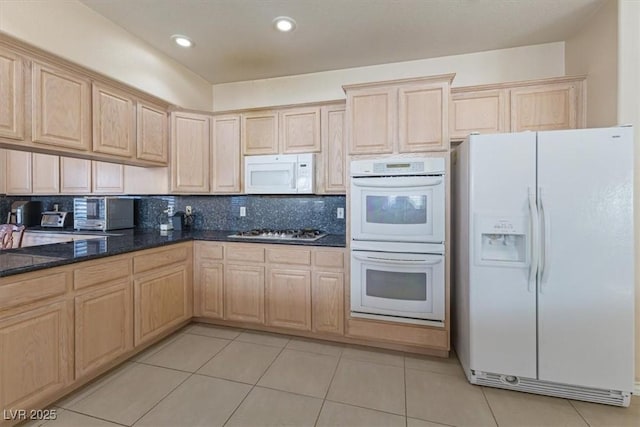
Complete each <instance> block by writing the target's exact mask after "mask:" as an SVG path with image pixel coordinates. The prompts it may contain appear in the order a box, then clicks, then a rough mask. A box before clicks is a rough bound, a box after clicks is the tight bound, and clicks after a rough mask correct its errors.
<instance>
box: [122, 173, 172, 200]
mask: <svg viewBox="0 0 640 427" xmlns="http://www.w3.org/2000/svg"><path fill="white" fill-rule="evenodd" d="M124 193H125V194H168V193H169V168H168V167H164V168H143V167H139V166H125V167H124Z"/></svg>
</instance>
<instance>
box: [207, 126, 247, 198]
mask: <svg viewBox="0 0 640 427" xmlns="http://www.w3.org/2000/svg"><path fill="white" fill-rule="evenodd" d="M211 128H212V131H211V134H212V142H213V145H212V154H213V156H212V157H213V158H212V160H211V166H212V169H211V172H210V173H211V189H212V191H213V192H214V193H239V192H240V191H241V175H240V170H241V167H240V161H241V156H240V116H239V115H229V116H216V117H213V118H212V119H211Z"/></svg>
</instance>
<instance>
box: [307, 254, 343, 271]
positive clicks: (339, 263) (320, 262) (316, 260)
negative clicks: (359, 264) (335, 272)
mask: <svg viewBox="0 0 640 427" xmlns="http://www.w3.org/2000/svg"><path fill="white" fill-rule="evenodd" d="M313 265H315V266H316V267H328V268H340V269H343V268H344V252H342V251H315V252H314V253H313Z"/></svg>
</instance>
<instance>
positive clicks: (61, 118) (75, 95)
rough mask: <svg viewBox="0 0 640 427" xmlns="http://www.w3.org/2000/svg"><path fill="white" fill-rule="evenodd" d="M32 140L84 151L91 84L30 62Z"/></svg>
mask: <svg viewBox="0 0 640 427" xmlns="http://www.w3.org/2000/svg"><path fill="white" fill-rule="evenodd" d="M32 73H33V117H32V120H33V123H32V125H33V132H32V134H33V135H32V137H33V142H35V143H42V144H48V145H55V146H59V147H65V148H72V149H75V150H82V151H87V150H89V149H90V147H91V86H90V83H89V81H88V80H85V79H83V78H82V77H80V76H78V75H75V74H71V73H68V72H66V71H62V70H58V69H56V68H53V67H49V66H47V65H42V64H38V63H34V64H33V69H32Z"/></svg>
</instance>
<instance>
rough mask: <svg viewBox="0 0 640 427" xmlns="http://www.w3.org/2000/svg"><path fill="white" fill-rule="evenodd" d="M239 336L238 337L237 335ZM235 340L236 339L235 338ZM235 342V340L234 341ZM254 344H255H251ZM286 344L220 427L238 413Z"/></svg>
mask: <svg viewBox="0 0 640 427" xmlns="http://www.w3.org/2000/svg"><path fill="white" fill-rule="evenodd" d="M238 336H240V335H238ZM236 338H237V337H236ZM234 341H235V340H234ZM289 341H291V339H289ZM289 341H287V344H289ZM238 342H244V341H238ZM253 344H255V343H253ZM287 344H285V345H284V346H283V347H282V348H281V349H280V352H279V353H278V354H277V355H276V357H274V358H273V360H272V361H271V363H270V364H269V366H267V369H265V370H264V372H263V373H262V375H260V378H258V379H257V380H256V382H255V384H253V385H252V386H251V390H249V391H248V392H247V394H245V396H244V397H243V398H242V400H241V401H240V403H238V406H236V408H235V409H234V410H233V412H231V414H230V415H229V416H228V417H227V419H226V420H225V422H224V423H223V424H222V426H223V427H224V426H226V425H227V423H228V422H229V421H230V420H231V418H233V416H234V415H235V413H236V412H238V409H239V408H240V407H241V406H242V404H243V403H244V401H245V400H247V397H249V395H250V394H251V392H252V391H253V390H254V389H255V388H256V386H257V385H258V383H259V382H260V380H261V379H262V377H263V376H264V374H266V373H267V371H268V370H269V368H271V366H272V365H273V364H274V363H275V361H276V359H277V358H278V357H280V355H281V354H282V352H283V351H284V349H285V348H286V347H287Z"/></svg>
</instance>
